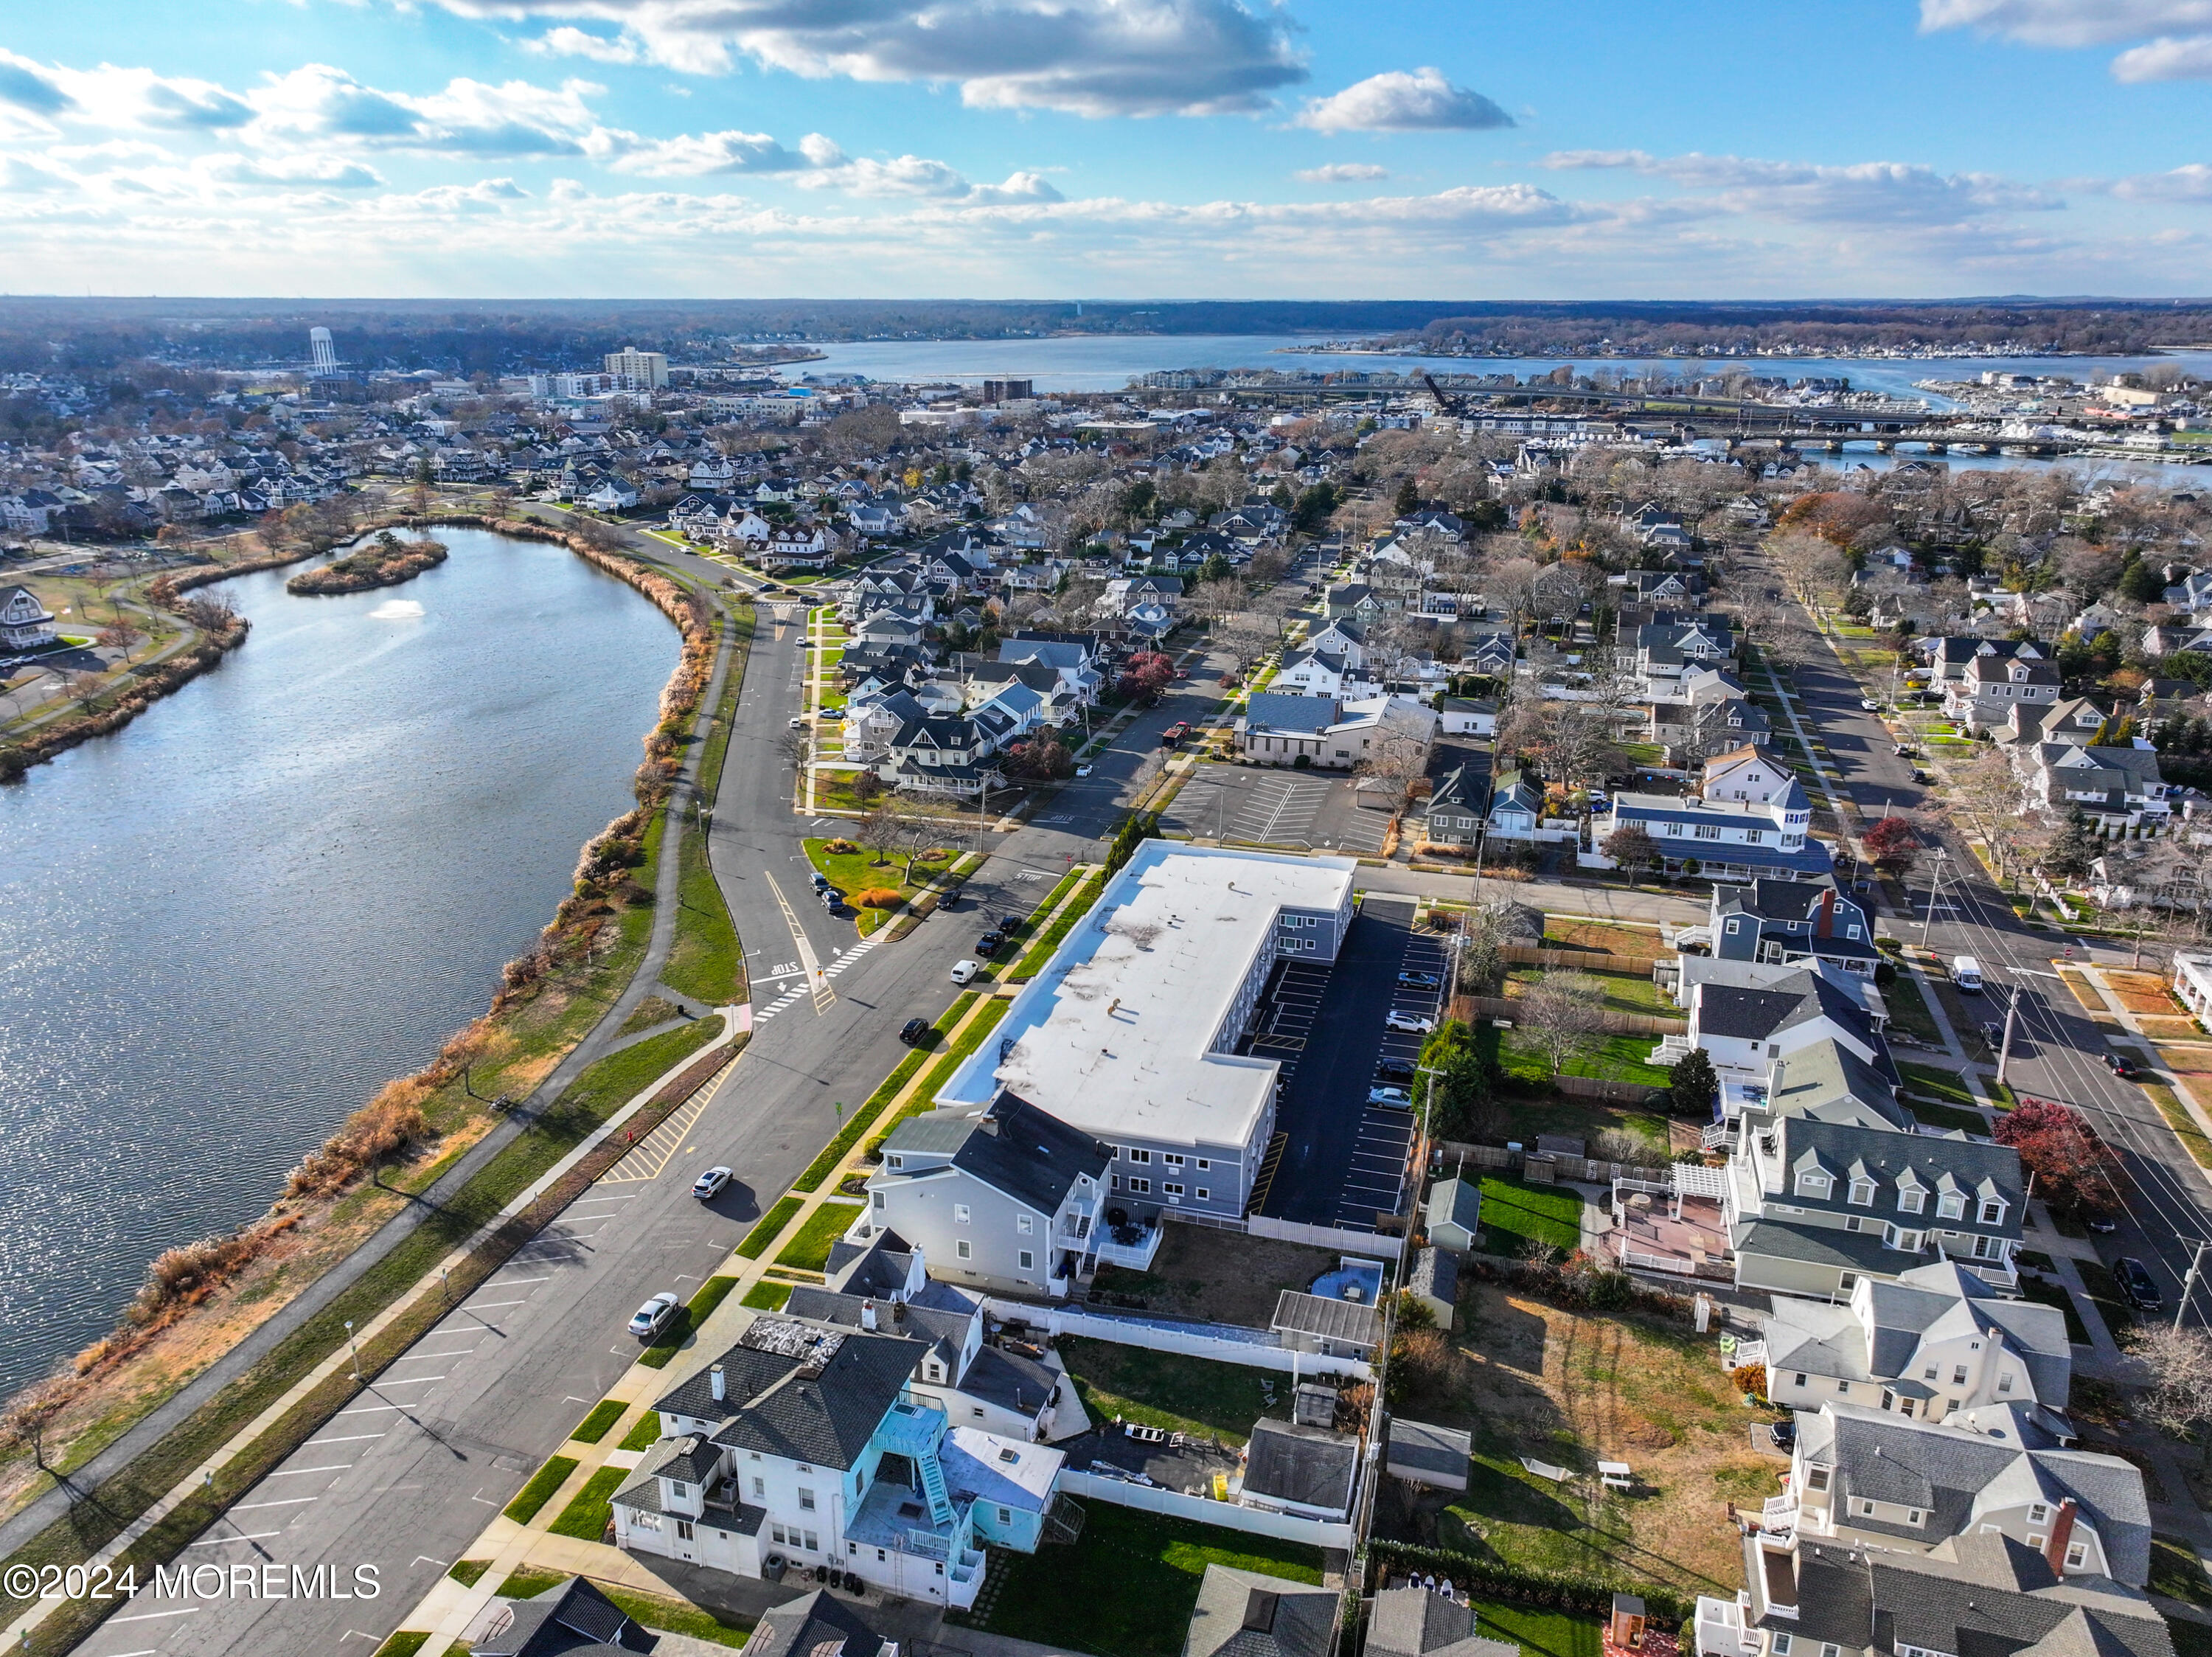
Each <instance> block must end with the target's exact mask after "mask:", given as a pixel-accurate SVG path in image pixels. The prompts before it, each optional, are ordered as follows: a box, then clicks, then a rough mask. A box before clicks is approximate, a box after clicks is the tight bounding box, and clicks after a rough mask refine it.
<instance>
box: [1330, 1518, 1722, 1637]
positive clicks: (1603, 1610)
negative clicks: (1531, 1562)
mask: <svg viewBox="0 0 2212 1657" xmlns="http://www.w3.org/2000/svg"><path fill="white" fill-rule="evenodd" d="M1368 1556H1369V1557H1370V1559H1371V1560H1373V1561H1374V1563H1376V1564H1377V1565H1380V1566H1382V1567H1383V1569H1384V1570H1385V1572H1386V1573H1387V1571H1388V1570H1389V1568H1390V1567H1391V1566H1392V1565H1394V1564H1395V1565H1399V1566H1402V1567H1403V1568H1404V1569H1406V1570H1407V1571H1408V1572H1412V1571H1415V1570H1421V1571H1433V1572H1435V1573H1436V1574H1437V1575H1440V1576H1449V1577H1450V1578H1451V1580H1452V1587H1455V1588H1462V1589H1464V1590H1466V1592H1467V1593H1468V1597H1469V1598H1472V1599H1503V1600H1506V1601H1508V1602H1510V1604H1513V1605H1533V1606H1534V1607H1536V1608H1538V1609H1539V1610H1543V1611H1579V1612H1588V1613H1589V1614H1591V1615H1594V1616H1598V1617H1606V1616H1609V1615H1611V1613H1612V1611H1613V1595H1614V1594H1616V1593H1633V1594H1637V1595H1638V1596H1640V1597H1641V1598H1642V1599H1643V1601H1644V1615H1645V1616H1646V1617H1648V1618H1649V1619H1650V1623H1651V1625H1652V1626H1653V1627H1655V1628H1659V1629H1663V1630H1674V1629H1678V1628H1680V1626H1681V1625H1682V1624H1683V1623H1686V1622H1688V1621H1689V1620H1691V1618H1692V1617H1694V1616H1695V1615H1696V1614H1697V1606H1696V1604H1695V1602H1694V1601H1693V1600H1690V1599H1685V1598H1683V1597H1682V1595H1680V1593H1676V1592H1675V1591H1674V1589H1672V1588H1662V1587H1656V1586H1655V1585H1654V1584H1651V1583H1649V1582H1627V1581H1619V1582H1616V1581H1606V1580H1605V1579H1603V1578H1601V1577H1595V1576H1578V1575H1573V1574H1571V1573H1570V1572H1566V1571H1534V1570H1520V1569H1515V1568H1514V1567H1512V1566H1510V1565H1503V1564H1500V1563H1498V1562H1497V1561H1495V1560H1489V1559H1477V1558H1476V1557H1475V1556H1474V1555H1473V1554H1468V1553H1455V1552H1454V1551H1453V1550H1451V1549H1449V1548H1429V1547H1423V1546H1422V1545H1420V1544H1418V1543H1413V1542H1386V1541H1382V1540H1379V1539H1378V1540H1376V1541H1374V1542H1371V1543H1370V1544H1368Z"/></svg>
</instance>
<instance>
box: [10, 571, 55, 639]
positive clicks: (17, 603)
mask: <svg viewBox="0 0 2212 1657" xmlns="http://www.w3.org/2000/svg"><path fill="white" fill-rule="evenodd" d="M58 637H59V636H58V634H56V633H55V631H54V614H53V612H52V611H51V610H49V609H47V608H46V606H45V605H43V604H41V603H40V602H39V600H38V598H37V596H36V595H35V594H33V592H32V591H31V589H30V588H27V587H24V586H22V585H21V584H20V583H19V584H17V585H15V586H11V587H0V649H9V650H43V649H46V647H47V646H48V645H50V644H52V643H55V642H56V641H57V639H58Z"/></svg>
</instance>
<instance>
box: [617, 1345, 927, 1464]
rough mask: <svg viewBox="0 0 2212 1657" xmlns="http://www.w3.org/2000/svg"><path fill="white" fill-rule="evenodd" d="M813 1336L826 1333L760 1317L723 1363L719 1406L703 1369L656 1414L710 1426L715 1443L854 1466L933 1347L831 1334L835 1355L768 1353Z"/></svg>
mask: <svg viewBox="0 0 2212 1657" xmlns="http://www.w3.org/2000/svg"><path fill="white" fill-rule="evenodd" d="M808 1331H817V1332H822V1331H821V1326H820V1325H807V1324H803V1323H800V1322H799V1320H797V1319H788V1318H770V1317H763V1318H757V1319H754V1321H753V1324H752V1326H751V1327H750V1329H748V1330H746V1331H745V1332H744V1336H743V1337H740V1339H739V1341H738V1344H737V1345H735V1346H733V1347H732V1348H730V1349H729V1350H728V1351H726V1352H725V1353H723V1354H722V1355H721V1357H720V1360H719V1362H720V1364H721V1367H722V1371H723V1377H724V1382H725V1387H724V1392H725V1396H724V1398H722V1400H721V1401H720V1402H719V1403H718V1402H716V1401H715V1399H714V1395H713V1392H712V1388H711V1384H710V1377H709V1374H708V1371H707V1370H701V1371H700V1372H699V1373H698V1374H695V1375H693V1376H691V1377H690V1379H689V1380H685V1381H684V1382H683V1383H682V1384H681V1385H679V1386H676V1387H674V1388H673V1389H671V1391H670V1392H667V1393H665V1394H664V1395H663V1396H662V1398H661V1399H660V1401H659V1404H658V1405H657V1406H656V1407H657V1408H658V1409H659V1410H661V1412H662V1413H663V1414H665V1415H676V1416H684V1417H686V1418H688V1419H690V1420H693V1421H699V1422H706V1423H708V1426H709V1427H710V1428H712V1429H714V1442H715V1443H717V1444H720V1445H726V1446H729V1447H733V1448H737V1449H743V1450H758V1451H760V1452H761V1453H763V1454H764V1455H775V1456H782V1457H785V1458H787V1459H790V1460H793V1461H803V1462H807V1463H811V1464H812V1465H817V1466H823V1467H836V1468H839V1469H843V1468H847V1467H850V1466H851V1465H853V1463H854V1459H856V1458H857V1457H858V1456H859V1455H860V1452H861V1451H862V1449H864V1448H865V1447H866V1445H867V1442H868V1439H869V1436H870V1435H872V1433H873V1432H874V1431H875V1430H876V1424H877V1423H878V1422H880V1421H882V1420H883V1418H884V1411H886V1410H889V1409H890V1407H891V1404H892V1403H893V1402H894V1401H895V1400H896V1398H898V1395H899V1391H900V1389H901V1388H902V1387H903V1386H905V1385H906V1380H907V1377H908V1376H909V1375H910V1374H913V1373H914V1367H915V1364H917V1363H919V1362H921V1355H922V1353H923V1351H924V1350H925V1349H926V1344H927V1343H924V1342H921V1341H915V1340H908V1339H906V1338H905V1337H902V1336H896V1335H888V1334H878V1335H867V1334H848V1333H845V1332H844V1331H835V1332H834V1338H835V1340H836V1345H835V1347H834V1349H831V1348H829V1343H828V1342H827V1341H817V1342H815V1343H812V1344H811V1347H810V1348H809V1349H807V1350H806V1351H804V1352H800V1353H798V1354H797V1355H793V1353H792V1352H789V1351H784V1352H778V1351H773V1350H768V1349H764V1346H763V1343H775V1342H782V1337H787V1336H793V1337H803V1336H804V1335H805V1334H806V1333H807V1332H808ZM794 1343H795V1342H787V1343H786V1344H794ZM825 1349H828V1355H827V1357H826V1359H823V1351H824V1350H825ZM809 1359H815V1360H819V1362H809V1361H808V1360H809Z"/></svg>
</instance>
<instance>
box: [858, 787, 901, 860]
mask: <svg viewBox="0 0 2212 1657" xmlns="http://www.w3.org/2000/svg"><path fill="white" fill-rule="evenodd" d="M905 833H906V823H905V821H904V819H902V818H901V817H900V815H899V812H898V807H896V806H895V805H893V804H892V803H891V802H890V801H888V800H878V801H876V803H875V804H874V805H872V806H871V807H869V808H868V814H867V815H866V816H865V817H863V818H861V819H860V821H859V822H858V823H857V824H855V825H854V828H853V838H854V839H855V840H858V841H859V842H860V844H862V845H864V846H866V848H867V849H868V850H870V851H872V852H873V853H875V856H873V857H872V858H871V859H870V860H869V861H870V862H872V863H881V862H883V861H884V859H885V858H887V857H889V856H890V854H891V853H892V852H893V851H894V850H896V849H897V848H898V846H899V844H900V842H901V841H902V838H904V836H905Z"/></svg>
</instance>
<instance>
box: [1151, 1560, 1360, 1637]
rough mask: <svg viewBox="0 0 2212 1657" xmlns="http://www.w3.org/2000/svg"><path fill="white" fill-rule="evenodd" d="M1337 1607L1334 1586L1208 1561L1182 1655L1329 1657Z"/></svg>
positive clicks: (1192, 1610) (1191, 1615)
mask: <svg viewBox="0 0 2212 1657" xmlns="http://www.w3.org/2000/svg"><path fill="white" fill-rule="evenodd" d="M1336 1605H1337V1596H1336V1594H1335V1593H1334V1592H1332V1591H1331V1590H1329V1589H1328V1588H1322V1587H1314V1586H1312V1585H1311V1584H1310V1583H1305V1582H1292V1581H1288V1580H1287V1579H1285V1578H1284V1577H1279V1576H1263V1575H1261V1574H1260V1573H1259V1572H1258V1571H1245V1570H1237V1569H1234V1568H1233V1567H1231V1566H1228V1565H1208V1566H1207V1567H1206V1576H1205V1579H1204V1580H1203V1581H1201V1582H1200V1584H1199V1589H1198V1603H1197V1605H1194V1606H1193V1607H1192V1608H1191V1613H1190V1629H1189V1631H1188V1633H1187V1634H1186V1635H1185V1636H1183V1646H1182V1657H1323V1654H1324V1653H1326V1652H1327V1651H1328V1646H1329V1638H1330V1636H1331V1635H1332V1634H1333V1633H1334V1630H1335V1627H1336Z"/></svg>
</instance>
